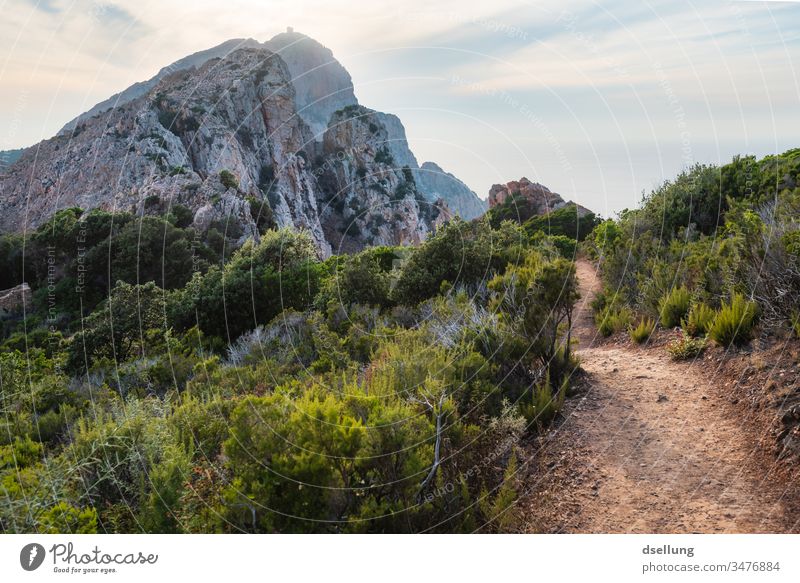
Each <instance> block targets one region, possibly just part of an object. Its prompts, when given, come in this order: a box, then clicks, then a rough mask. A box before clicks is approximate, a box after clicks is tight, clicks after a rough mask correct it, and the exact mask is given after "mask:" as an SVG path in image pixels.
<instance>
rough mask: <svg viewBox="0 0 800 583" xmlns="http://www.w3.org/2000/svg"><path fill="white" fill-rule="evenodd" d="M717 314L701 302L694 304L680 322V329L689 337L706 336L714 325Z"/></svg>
mask: <svg viewBox="0 0 800 583" xmlns="http://www.w3.org/2000/svg"><path fill="white" fill-rule="evenodd" d="M716 316H717V313H716V312H715V311H714V310H713V309H711V308H709V307H708V306H707V305H706V304H704V303H703V302H700V303H698V304H694V305H693V306H692V308H691V309H690V310H689V314H688V315H687V316H686V319H685V320H683V321H682V322H681V327H682V328H683V329H684V330H685V331H686V333H687V334H688V335H689V336H692V337H695V338H697V337H699V336H705V335H706V334H708V331H709V330H710V329H711V325H712V324H713V323H714V318H716Z"/></svg>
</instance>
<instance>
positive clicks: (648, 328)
mask: <svg viewBox="0 0 800 583" xmlns="http://www.w3.org/2000/svg"><path fill="white" fill-rule="evenodd" d="M655 328H656V323H655V321H654V320H653V319H652V318H642V319H641V320H639V324H638V325H637V326H636V327H633V326H631V327H630V329H629V333H630V336H631V340H633V341H634V342H635V343H636V344H644V343H645V342H647V341H648V340H649V339H650V336H651V335H652V334H653V331H654V330H655Z"/></svg>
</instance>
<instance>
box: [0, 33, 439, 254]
mask: <svg viewBox="0 0 800 583" xmlns="http://www.w3.org/2000/svg"><path fill="white" fill-rule="evenodd" d="M295 103H296V102H295V90H294V86H293V84H292V78H291V75H290V73H289V70H288V68H287V66H286V64H285V62H284V61H283V60H282V59H281V58H280V57H279V56H278V55H277V54H275V53H273V52H272V51H270V50H268V49H265V48H246V49H239V50H236V51H234V52H233V53H230V54H228V55H227V56H226V57H225V58H224V59H211V60H209V61H207V62H206V63H205V64H204V65H202V66H201V67H199V68H193V69H189V70H182V71H177V72H175V73H171V74H169V75H167V76H165V77H163V78H162V79H161V80H160V81H159V82H158V83H157V84H156V85H155V86H154V87H153V88H152V89H151V90H150V91H148V92H147V93H145V94H144V95H141V96H140V97H137V98H135V99H133V100H131V101H129V102H128V103H126V104H124V105H122V106H117V107H115V108H114V109H112V110H109V111H108V112H107V113H105V114H103V115H101V116H95V117H92V118H89V119H87V120H86V121H85V122H81V123H79V124H78V125H77V126H76V128H75V130H74V132H72V133H71V135H64V134H60V135H58V136H56V137H54V138H52V139H50V140H45V141H44V142H42V143H41V144H39V146H38V147H37V148H35V149H33V148H32V149H29V150H27V151H26V152H25V153H24V154H23V156H22V157H21V158H20V160H19V161H18V162H17V163H15V164H14V165H13V166H11V167H10V168H9V170H8V172H7V173H5V174H3V175H1V176H0V192H1V193H2V199H1V200H0V227H1V228H3V229H4V230H17V231H20V230H23V229H26V228H30V227H33V226H36V225H37V224H39V223H41V221H43V220H44V219H45V218H47V217H49V216H50V215H51V214H52V213H54V212H55V211H57V210H59V209H61V208H65V207H70V206H80V207H82V208H98V207H99V208H104V209H120V210H131V211H134V212H144V210H145V207H148V208H149V207H151V206H154V204H155V203H158V205H155V206H159V207H166V208H168V207H169V206H170V205H172V204H182V205H185V206H187V207H189V208H190V209H191V210H192V211H193V213H194V224H195V226H196V227H197V228H199V229H201V230H202V229H205V228H208V227H209V226H210V225H212V224H213V223H215V222H216V223H220V222H223V223H226V224H230V225H232V226H231V228H230V229H229V232H238V233H240V234H241V240H244V239H246V238H248V237H258V230H257V227H256V224H255V221H254V219H253V216H252V214H251V202H250V201H251V200H254V201H256V202H257V201H267V202H268V204H269V206H270V208H271V210H272V215H273V216H274V219H275V222H276V223H277V224H278V225H279V226H291V227H294V228H300V229H306V230H308V232H309V233H310V234H311V236H312V237H313V239H314V241H315V243H316V245H317V247H318V249H319V251H320V254H321V255H322V256H326V255H328V254H330V253H331V251H332V249H333V248H337V249H342V250H354V249H358V248H361V247H363V246H364V245H366V244H375V245H398V244H409V243H417V242H419V241H421V240H423V239H424V238H425V237H426V236H427V235H428V233H430V231H431V229H432V228H433V226H434V224H435V221H436V220H437V219H438V220H441V216H445V215H442V211H445V210H446V209H445V207H444V206H443V205H436V204H433V205H432V204H430V203H428V202H427V201H426V200H425V199H424V197H423V196H422V195H421V194H420V193H419V191H418V190H417V188H416V186H415V185H414V182H413V180H409V177H408V176H407V173H406V172H405V171H404V169H402V168H398V167H397V166H396V165H394V163H393V162H394V161H393V159H392V157H391V155H390V154H389V153H388V149H387V146H386V141H387V139H388V130H387V129H386V127H385V126H384V125H383V123H382V122H381V121H380V119H379V118H378V117H377V116H376V115H374V112H372V111H371V110H367V109H366V108H361V107H360V106H350V107H349V108H345V109H343V110H340V111H339V112H337V113H336V114H334V115H333V116H332V119H331V124H330V127H329V128H328V129H327V130H326V131H325V133H324V134H323V139H322V141H321V142H318V141H316V140H314V138H313V134H312V132H311V129H310V128H309V126H308V125H307V124H306V123H305V122H304V121H303V119H302V117H300V116H299V115H298V112H297V110H296V105H295ZM31 178H33V180H31ZM445 214H446V213H445ZM440 215H441V216H440Z"/></svg>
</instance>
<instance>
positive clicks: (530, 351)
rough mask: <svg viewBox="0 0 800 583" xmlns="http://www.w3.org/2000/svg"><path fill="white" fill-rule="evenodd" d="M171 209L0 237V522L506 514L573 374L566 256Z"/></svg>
mask: <svg viewBox="0 0 800 583" xmlns="http://www.w3.org/2000/svg"><path fill="white" fill-rule="evenodd" d="M185 214H186V213H185V212H183V209H181V208H177V209H172V210H171V211H170V212H169V213H167V214H158V213H155V214H153V215H151V216H146V217H141V216H132V215H129V214H124V213H119V214H113V213H106V212H103V211H98V210H96V211H92V212H88V213H84V212H82V211H81V210H80V209H69V210H65V211H61V212H59V213H58V214H57V215H56V216H54V217H53V218H52V219H51V220H50V221H48V222H47V223H46V224H44V225H42V227H40V228H39V229H38V230H37V231H36V232H35V233H32V234H31V235H30V236H29V237H27V238H26V239H22V238H20V237H17V236H13V235H6V236H4V237H3V238H2V240H0V277H2V278H3V279H2V283H0V288H11V287H12V286H14V285H17V284H19V283H20V282H22V281H27V282H28V283H29V284H30V286H31V288H32V290H33V301H32V305H31V304H28V305H25V306H24V307H19V308H18V309H16V310H11V311H9V312H7V313H5V314H4V315H3V319H2V353H0V383H1V384H0V406H2V410H3V413H2V415H1V416H0V496H1V497H2V498H3V503H2V504H0V529H1V530H2V531H4V532H95V531H97V532H345V531H346V532H420V531H446V532H452V531H473V530H476V529H481V530H484V531H508V530H514V529H515V528H516V527H517V518H518V517H517V514H516V510H515V508H514V506H513V502H514V500H515V498H516V496H517V494H518V490H519V487H518V481H517V471H518V470H519V468H520V467H521V461H520V459H519V458H518V455H517V450H518V446H519V445H520V443H521V441H520V440H521V439H522V438H523V437H524V435H525V434H526V433H529V432H535V431H536V430H537V429H538V428H539V427H541V426H543V425H545V424H546V423H547V422H548V421H549V420H551V419H552V417H553V416H554V415H555V414H556V413H557V412H558V409H559V407H560V405H561V403H562V402H563V399H564V398H565V395H566V392H567V390H568V386H569V378H570V374H571V373H572V371H573V370H574V368H575V362H574V359H573V357H572V354H571V347H570V338H569V335H568V333H567V332H566V330H567V329H568V327H567V326H566V324H567V323H568V322H569V321H570V318H571V314H572V308H573V304H574V302H575V300H576V298H577V288H576V282H575V271H574V265H573V263H572V261H571V258H567V257H564V254H563V249H562V250H561V251H559V247H558V246H557V245H556V243H555V242H554V241H553V240H552V239H551V238H550V237H548V236H545V235H541V234H533V235H531V233H529V232H526V230H525V229H523V228H521V227H520V226H519V225H517V224H514V223H511V222H501V223H499V224H495V225H494V226H492V225H491V224H490V222H489V221H488V220H479V221H475V222H471V223H465V222H463V221H461V220H454V221H452V222H451V223H449V224H446V225H444V226H442V227H440V228H439V230H438V231H437V233H436V234H435V235H434V236H432V237H430V238H429V239H428V240H426V241H425V243H424V244H422V245H420V246H419V247H416V248H405V247H404V248H387V247H378V248H371V249H367V250H365V251H363V252H361V253H359V254H357V255H351V256H334V257H331V258H329V259H327V260H325V261H320V260H319V259H318V258H317V255H316V253H315V249H314V247H313V245H312V242H311V239H310V238H309V237H308V236H307V235H306V234H305V233H302V232H292V231H288V230H270V229H268V228H265V229H264V231H263V233H262V236H261V237H260V239H259V240H258V241H252V240H250V241H247V242H245V243H244V244H243V245H241V246H238V247H237V244H236V241H237V238H238V234H237V233H232V232H230V231H228V230H227V229H226V225H215V226H212V227H211V228H210V229H209V230H207V231H206V232H203V233H200V232H195V231H194V230H193V229H191V228H189V227H188V226H187V225H188V224H189V221H188V220H187V217H186V216H184V215H185Z"/></svg>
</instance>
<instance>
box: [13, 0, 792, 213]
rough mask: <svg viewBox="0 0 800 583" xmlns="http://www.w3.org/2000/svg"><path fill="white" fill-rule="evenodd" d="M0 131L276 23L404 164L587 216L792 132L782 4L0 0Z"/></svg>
mask: <svg viewBox="0 0 800 583" xmlns="http://www.w3.org/2000/svg"><path fill="white" fill-rule="evenodd" d="M0 7H2V13H3V15H4V18H3V20H2V22H0V39H2V40H0V149H9V148H14V147H20V146H27V145H31V144H33V143H35V142H36V141H38V140H40V139H43V138H47V137H50V136H52V135H53V134H54V133H55V132H56V131H57V130H58V129H59V128H60V127H61V126H62V125H63V124H64V123H65V122H67V121H68V120H69V119H71V118H73V117H74V116H75V115H77V114H78V113H80V112H82V111H84V110H86V109H88V108H89V107H91V106H92V105H93V104H94V103H96V102H98V101H101V100H103V99H105V98H106V97H108V96H109V95H111V94H112V93H115V92H117V91H119V90H121V89H123V88H124V87H126V86H128V85H130V84H131V83H133V82H135V81H139V80H143V79H146V78H148V77H150V76H152V75H153V74H154V73H156V72H157V71H158V69H159V68H161V67H162V66H164V65H166V64H168V63H170V62H172V61H175V60H177V59H178V58H180V57H182V56H185V55H186V54H189V53H191V52H195V51H197V50H201V49H204V48H208V47H210V46H213V45H215V44H218V43H219V42H222V41H223V40H226V39H229V38H235V37H253V38H256V39H259V40H266V39H268V38H270V37H271V36H273V35H274V34H276V33H278V32H280V31H282V30H284V29H285V27H286V26H294V27H295V29H296V30H298V31H299V32H303V33H305V34H308V35H309V36H312V37H314V38H316V39H317V40H319V41H320V42H322V43H323V44H325V45H326V46H328V47H329V48H331V49H332V50H333V51H334V54H335V55H336V56H337V58H338V59H339V60H340V61H341V62H342V64H343V65H344V66H345V67H346V68H347V69H348V70H349V71H350V73H351V75H352V77H353V82H354V84H355V89H356V95H357V97H358V98H359V100H360V101H361V102H362V103H363V104H365V105H367V106H369V107H373V108H375V109H379V110H383V111H389V112H393V113H396V114H398V115H399V116H400V118H401V119H402V120H403V122H404V124H405V126H406V129H407V132H408V135H409V139H410V142H411V146H412V149H413V150H414V152H415V153H416V155H417V157H418V158H419V159H420V162H422V161H424V160H434V161H436V162H438V163H439V164H440V165H441V166H442V167H444V168H445V169H446V170H448V171H451V172H453V173H454V174H456V175H457V176H459V177H460V178H462V179H463V180H464V181H465V182H466V183H467V184H468V185H469V186H470V187H472V188H473V189H474V190H475V191H476V192H477V193H478V194H479V196H481V197H485V196H486V193H487V191H488V189H489V187H490V186H491V184H492V183H495V182H505V181H508V180H512V179H517V178H519V177H520V176H523V175H524V176H527V177H528V178H530V179H531V180H537V181H540V182H542V183H544V184H546V185H547V186H549V187H550V188H551V189H553V190H556V191H558V192H561V193H562V194H563V195H564V196H565V197H567V198H572V199H575V200H577V201H579V202H581V203H583V204H585V205H586V206H589V207H590V208H592V209H594V210H597V211H599V212H600V213H602V214H606V215H608V214H611V213H612V212H614V211H618V210H620V209H621V208H624V207H629V206H633V205H635V204H636V203H637V202H638V200H639V199H640V196H641V191H642V190H643V189H649V188H651V187H652V186H653V185H655V184H657V183H658V182H660V181H661V180H663V179H664V178H668V177H670V176H673V175H674V174H675V173H676V172H678V171H679V170H680V169H681V168H682V167H683V166H685V165H687V164H690V163H693V162H718V161H723V162H724V161H726V160H728V159H730V157H731V156H732V155H734V154H736V153H755V154H758V155H763V154H767V153H770V152H776V151H783V150H785V149H788V148H791V147H796V146H800V107H799V106H800V75H798V71H797V70H796V68H795V64H796V62H797V61H798V58H800V5H798V4H797V3H791V2H742V1H737V2H732V1H729V0H714V1H710V2H699V1H697V2H682V1H680V0H673V1H663V2H662V1H653V0H643V1H629V0H625V1H623V0H616V1H613V0H612V1H608V2H593V1H575V2H570V1H564V0H562V1H551V0H546V1H544V2H535V3H534V2H518V1H505V0H496V1H494V2H479V3H478V2H476V3H469V2H456V1H451V0H444V1H440V2H436V3H435V5H432V3H431V2H430V1H422V0H409V1H406V2H403V3H400V2H397V1H396V0H395V1H393V2H380V1H372V2H331V1H323V0H314V1H304V0H271V1H268V2H264V1H255V0H231V1H229V2H224V3H222V2H217V1H213V2H212V1H208V0H197V1H194V2H185V3H182V2H169V3H167V2H163V1H161V2H159V1H154V0H137V1H135V2H134V1H130V0H118V1H115V2H103V1H100V0H98V1H90V0H47V1H41V0H0Z"/></svg>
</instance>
